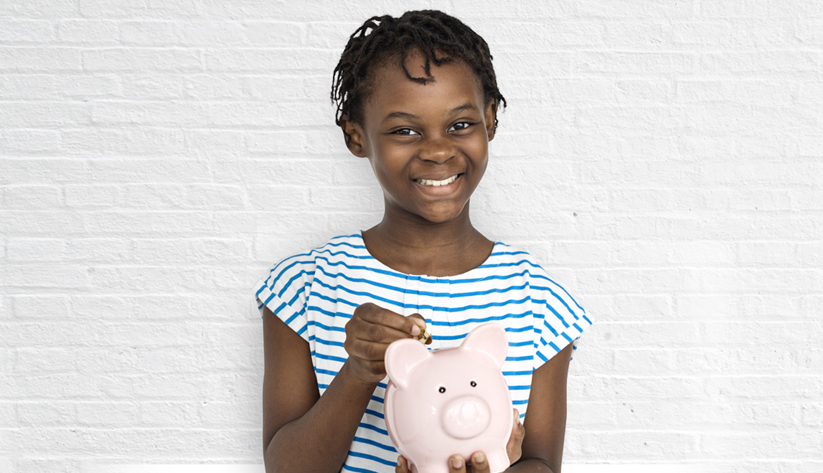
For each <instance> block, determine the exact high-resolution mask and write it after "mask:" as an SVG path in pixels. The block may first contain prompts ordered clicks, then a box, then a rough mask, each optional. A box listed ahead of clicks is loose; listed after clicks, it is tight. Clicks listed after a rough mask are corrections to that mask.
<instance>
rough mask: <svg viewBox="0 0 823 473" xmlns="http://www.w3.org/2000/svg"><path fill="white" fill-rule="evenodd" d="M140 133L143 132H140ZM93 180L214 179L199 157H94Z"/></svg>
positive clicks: (178, 180)
mask: <svg viewBox="0 0 823 473" xmlns="http://www.w3.org/2000/svg"><path fill="white" fill-rule="evenodd" d="M138 136H139V135H138ZM88 168H89V172H88V175H89V177H88V178H87V179H89V180H91V181H93V182H108V183H121V184H122V183H135V182H146V181H148V182H171V183H175V182H204V181H210V176H209V170H208V167H207V166H206V165H205V164H204V163H203V162H201V161H199V160H196V159H186V158H183V157H181V158H178V159H174V160H169V159H161V158H150V159H149V158H143V159H133V158H132V159H93V160H89V162H88Z"/></svg>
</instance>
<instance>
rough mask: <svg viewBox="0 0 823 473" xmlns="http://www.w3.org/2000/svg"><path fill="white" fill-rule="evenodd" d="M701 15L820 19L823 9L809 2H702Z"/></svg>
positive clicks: (748, 0) (743, 0) (738, 0)
mask: <svg viewBox="0 0 823 473" xmlns="http://www.w3.org/2000/svg"><path fill="white" fill-rule="evenodd" d="M700 15H701V16H704V17H710V18H766V19H774V18H795V17H800V18H809V17H818V18H819V17H821V16H823V7H822V6H820V5H818V4H816V3H807V2H789V3H786V4H782V3H775V2H759V1H756V0H736V1H719V2H712V3H702V2H701V4H700Z"/></svg>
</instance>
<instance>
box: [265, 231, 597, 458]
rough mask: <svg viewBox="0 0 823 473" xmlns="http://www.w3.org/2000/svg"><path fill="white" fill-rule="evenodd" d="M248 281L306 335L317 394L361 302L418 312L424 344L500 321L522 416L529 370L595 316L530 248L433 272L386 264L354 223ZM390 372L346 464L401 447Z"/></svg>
mask: <svg viewBox="0 0 823 473" xmlns="http://www.w3.org/2000/svg"><path fill="white" fill-rule="evenodd" d="M254 290H255V296H256V297H257V304H258V308H259V309H260V311H261V314H262V311H263V305H265V306H266V307H268V308H269V309H270V310H271V311H272V313H274V314H275V315H276V316H277V317H279V318H280V319H282V320H283V321H284V322H285V323H286V325H288V326H289V327H291V329H292V330H294V331H295V332H297V333H298V334H299V335H300V336H301V337H303V339H304V340H306V341H307V342H308V343H309V347H310V349H311V357H312V364H313V365H314V371H315V375H316V376H317V385H318V387H319V389H320V394H321V395H322V394H323V392H325V390H326V388H328V386H329V384H330V383H331V381H332V379H333V378H334V376H335V375H336V374H337V372H338V371H339V370H340V368H341V367H342V365H343V363H344V362H345V361H346V357H347V354H346V351H345V349H344V348H343V342H344V341H345V338H346V333H345V325H346V322H348V320H349V319H350V318H351V316H352V314H353V313H354V309H355V308H356V307H358V306H359V305H361V304H365V303H367V302H371V303H374V304H376V305H378V306H380V307H383V308H385V309H389V310H392V311H394V312H397V313H399V314H402V315H405V316H407V315H411V314H415V313H418V314H420V315H422V316H423V317H424V318H425V319H426V323H427V324H428V329H429V332H430V333H431V335H432V340H433V341H432V344H431V345H430V346H429V347H430V349H440V348H451V347H455V346H458V345H460V343H461V341H462V340H463V338H464V337H465V336H466V335H467V334H468V333H469V332H471V330H472V329H474V328H475V327H477V326H478V325H480V324H483V323H486V322H496V323H499V324H501V325H503V326H504V327H505V329H506V332H507V334H508V337H509V352H508V355H507V357H506V361H505V362H504V364H503V375H504V376H505V378H506V382H507V383H508V386H509V390H510V392H511V396H512V401H513V403H514V407H516V408H517V409H518V411H520V415H521V417H525V415H526V412H527V408H528V401H529V391H530V387H531V378H532V372H533V371H534V370H535V369H537V368H539V367H540V366H541V365H543V363H545V362H546V361H548V360H549V358H551V357H552V356H554V355H555V354H556V353H558V352H559V351H560V350H562V349H563V348H564V347H566V346H568V345H569V344H570V343H574V341H575V340H577V339H578V338H579V337H580V334H581V333H582V332H583V330H584V329H585V328H586V327H588V326H589V325H591V323H592V322H591V320H590V319H589V318H588V316H587V315H586V312H585V310H584V309H583V308H582V307H580V305H579V304H578V303H577V302H576V301H575V300H574V298H573V297H572V296H571V295H570V294H569V293H568V292H567V291H566V290H565V289H563V287H561V286H560V285H559V284H557V283H556V282H555V281H554V280H553V279H552V278H551V277H550V276H549V275H548V274H547V273H546V271H545V270H543V268H541V267H540V266H539V265H537V264H536V263H535V262H534V260H533V259H532V257H531V255H529V254H528V253H526V252H524V251H517V250H515V249H513V248H511V247H509V246H507V245H505V244H503V243H495V245H494V249H493V250H492V253H491V255H490V256H489V257H488V259H487V260H486V261H485V262H484V263H483V264H482V265H480V266H478V267H477V268H474V269H472V270H470V271H468V272H466V273H463V274H460V275H457V276H449V277H433V276H421V275H409V274H404V273H400V272H398V271H395V270H393V269H391V268H389V267H387V266H386V265H384V264H383V263H381V262H379V261H378V260H376V259H375V258H374V257H373V256H371V254H370V253H369V252H368V251H367V250H366V247H365V245H364V244H363V238H362V236H361V235H360V234H359V233H358V234H354V235H346V236H339V237H336V238H333V239H331V240H330V241H328V242H327V243H326V244H324V245H323V246H320V247H318V248H315V249H314V250H312V251H309V252H307V253H302V254H298V255H294V256H291V257H289V258H286V259H284V260H283V261H280V262H279V263H277V264H276V265H274V266H273V267H272V268H271V269H270V270H269V272H268V273H267V274H266V275H265V276H264V277H263V278H261V279H260V280H259V281H257V284H256V285H255V288H254ZM576 348H577V347H574V349H576ZM387 380H388V378H387V379H384V380H383V382H381V383H380V384H379V385H378V387H377V389H375V391H374V394H373V395H372V398H371V401H370V402H369V405H368V407H367V409H366V412H365V414H364V415H363V418H362V419H361V421H360V426H359V427H358V429H357V432H356V433H355V436H354V441H353V442H352V445H351V448H350V449H349V455H348V457H347V458H346V462H345V464H344V466H343V471H352V472H382V471H387V472H388V471H394V467H395V464H396V461H397V455H398V453H397V450H395V448H394V446H393V444H392V442H391V440H390V439H389V436H388V434H387V432H386V423H385V421H384V419H383V395H384V392H385V389H386V382H387Z"/></svg>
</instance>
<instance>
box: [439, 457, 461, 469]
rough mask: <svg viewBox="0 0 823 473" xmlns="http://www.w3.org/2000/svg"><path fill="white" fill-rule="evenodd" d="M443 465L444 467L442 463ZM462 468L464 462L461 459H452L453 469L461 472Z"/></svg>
mask: <svg viewBox="0 0 823 473" xmlns="http://www.w3.org/2000/svg"><path fill="white" fill-rule="evenodd" d="M441 465H442V463H441ZM462 467H463V460H461V459H459V458H453V459H452V468H454V469H455V470H459V469H460V468H462Z"/></svg>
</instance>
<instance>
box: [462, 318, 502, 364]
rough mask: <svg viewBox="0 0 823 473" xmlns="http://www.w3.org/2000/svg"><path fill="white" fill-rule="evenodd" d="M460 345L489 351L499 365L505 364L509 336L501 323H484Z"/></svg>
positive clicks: (485, 351)
mask: <svg viewBox="0 0 823 473" xmlns="http://www.w3.org/2000/svg"><path fill="white" fill-rule="evenodd" d="M460 347H461V348H470V349H472V350H478V351H482V352H484V353H487V354H488V355H489V356H491V357H492V358H494V361H495V362H496V363H497V366H503V362H504V361H506V353H508V351H509V337H508V335H506V329H504V328H503V326H501V325H500V324H483V325H481V326H479V327H477V328H476V329H474V330H472V331H471V333H469V334H468V335H467V336H466V339H465V340H463V343H462V344H460Z"/></svg>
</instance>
